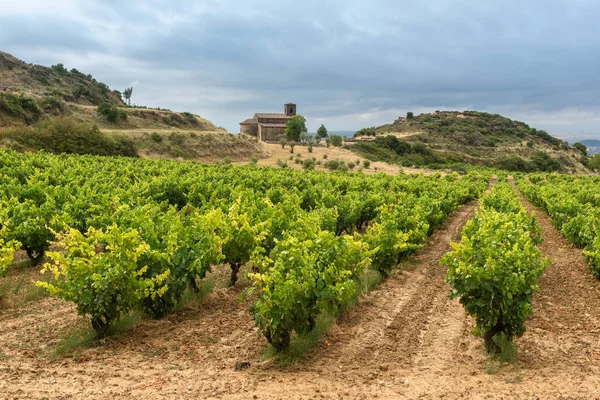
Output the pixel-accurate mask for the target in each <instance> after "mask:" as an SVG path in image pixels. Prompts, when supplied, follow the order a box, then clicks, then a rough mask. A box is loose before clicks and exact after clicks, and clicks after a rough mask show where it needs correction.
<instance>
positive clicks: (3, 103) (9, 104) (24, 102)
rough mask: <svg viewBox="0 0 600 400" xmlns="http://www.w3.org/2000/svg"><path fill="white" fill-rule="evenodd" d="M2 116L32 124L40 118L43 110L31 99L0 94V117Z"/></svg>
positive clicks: (23, 96) (10, 94)
mask: <svg viewBox="0 0 600 400" xmlns="http://www.w3.org/2000/svg"><path fill="white" fill-rule="evenodd" d="M2 114H6V115H8V116H9V117H12V118H16V119H18V120H21V121H23V122H24V123H26V124H32V123H34V122H36V121H38V120H39V119H41V118H42V116H43V110H42V108H41V107H40V106H39V105H38V103H37V102H36V101H35V100H34V99H33V98H31V97H26V96H25V95H23V94H21V95H19V96H17V95H15V94H12V93H0V116H1V115H2Z"/></svg>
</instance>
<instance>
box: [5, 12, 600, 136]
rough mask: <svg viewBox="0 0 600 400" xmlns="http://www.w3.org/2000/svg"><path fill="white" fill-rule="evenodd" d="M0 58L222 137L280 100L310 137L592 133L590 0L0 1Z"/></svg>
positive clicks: (596, 87)
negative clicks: (478, 115)
mask: <svg viewBox="0 0 600 400" xmlns="http://www.w3.org/2000/svg"><path fill="white" fill-rule="evenodd" d="M0 9H1V10H9V9H10V11H9V12H7V13H1V15H2V16H0V49H2V50H5V51H9V52H12V53H14V54H15V55H16V56H17V57H20V58H23V59H25V60H27V61H33V62H38V63H42V64H51V63H56V62H63V63H64V64H65V65H67V66H68V67H75V68H77V69H79V70H81V71H85V72H89V73H92V74H93V75H94V76H96V77H97V78H98V79H100V80H102V81H105V82H106V83H108V84H109V85H110V86H112V87H115V88H123V87H125V86H126V85H129V84H131V83H132V82H135V85H134V86H135V89H134V101H135V102H137V103H140V104H148V105H160V106H162V107H168V108H172V109H179V110H190V111H194V112H197V113H199V114H201V115H203V116H205V117H207V118H209V119H211V120H213V121H214V122H215V123H216V124H219V125H223V126H225V127H226V128H228V129H229V130H232V131H237V129H238V126H237V123H238V122H239V121H241V120H243V119H245V118H247V117H248V116H250V115H252V114H253V113H254V112H257V111H277V110H279V109H280V108H282V105H283V103H284V102H288V101H295V102H297V103H298V105H299V111H301V112H302V113H304V114H305V115H306V116H307V117H308V119H309V127H310V128H312V129H314V128H315V127H316V126H318V124H320V123H325V124H326V125H328V126H329V128H330V129H331V130H335V129H359V128H361V127H364V126H367V125H376V124H382V123H387V122H390V121H391V120H393V119H394V118H396V117H397V116H398V115H400V114H402V113H405V112H406V111H409V110H413V111H419V112H425V111H432V110H435V109H466V108H471V109H480V110H486V111H490V112H499V113H500V112H501V113H504V114H506V115H508V116H511V117H518V118H520V119H522V120H524V121H525V122H528V123H530V124H532V125H534V126H537V127H539V128H544V129H547V130H549V131H551V132H554V133H555V134H558V135H563V136H565V135H569V134H573V133H582V134H593V133H596V132H597V131H596V126H597V119H596V118H595V112H596V110H597V109H598V108H600V104H599V103H600V97H599V96H598V94H599V92H600V79H598V78H597V72H596V71H597V70H598V69H599V67H600V56H598V54H600V52H599V50H600V42H598V41H597V40H596V38H597V37H598V33H600V32H599V28H598V27H597V23H596V20H597V17H598V15H600V3H598V2H596V1H586V0H577V1H568V0H531V1H528V2H522V1H515V0H509V1H504V2H496V1H462V2H454V1H450V0H429V1H425V2H423V1H413V0H409V1H403V2H391V1H385V0H372V1H370V2H359V1H348V0H346V1H342V0H333V1H327V2H323V1H318V0H305V1H303V2H293V1H283V0H282V1H266V0H259V1H244V0H230V1H218V0H205V1H203V2H195V1H187V0H185V1H178V2H168V1H161V0H154V1H141V0H137V1H130V2H126V3H123V2H117V1H99V0H98V1H86V2H76V1H66V0H65V1H57V2H52V5H50V3H45V2H41V1H39V0H38V1H21V2H19V4H18V5H17V6H14V5H13V2H9V1H7V0H0Z"/></svg>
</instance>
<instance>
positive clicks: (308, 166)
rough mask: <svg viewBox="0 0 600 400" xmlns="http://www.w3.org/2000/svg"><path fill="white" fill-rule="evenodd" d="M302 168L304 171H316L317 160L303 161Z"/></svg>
mask: <svg viewBox="0 0 600 400" xmlns="http://www.w3.org/2000/svg"><path fill="white" fill-rule="evenodd" d="M302 168H304V169H315V160H313V159H311V158H307V159H305V160H304V161H302Z"/></svg>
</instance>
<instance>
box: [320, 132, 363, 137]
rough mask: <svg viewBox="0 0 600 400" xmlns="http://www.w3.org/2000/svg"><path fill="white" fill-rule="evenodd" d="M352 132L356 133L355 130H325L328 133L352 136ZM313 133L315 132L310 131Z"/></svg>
mask: <svg viewBox="0 0 600 400" xmlns="http://www.w3.org/2000/svg"><path fill="white" fill-rule="evenodd" d="M354 133H356V131H327V134H328V135H340V136H344V137H352V136H354ZM315 134H316V132H311V135H315Z"/></svg>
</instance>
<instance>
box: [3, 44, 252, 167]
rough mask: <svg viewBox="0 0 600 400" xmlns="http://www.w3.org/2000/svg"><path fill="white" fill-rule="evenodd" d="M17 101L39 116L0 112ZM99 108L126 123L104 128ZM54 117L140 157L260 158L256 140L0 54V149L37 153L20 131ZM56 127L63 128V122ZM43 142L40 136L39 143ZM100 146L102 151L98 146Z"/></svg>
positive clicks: (35, 141)
mask: <svg viewBox="0 0 600 400" xmlns="http://www.w3.org/2000/svg"><path fill="white" fill-rule="evenodd" d="M21 95H23V96H26V97H28V98H31V99H33V100H34V101H35V102H36V104H37V105H38V106H39V110H40V112H39V114H36V113H35V112H31V111H27V110H25V112H24V115H16V114H11V113H10V112H8V111H7V110H6V109H4V108H3V107H2V102H1V100H2V97H3V96H12V97H13V99H14V97H15V96H21ZM49 100H51V101H49ZM103 102H108V103H111V104H113V105H115V106H117V107H118V108H119V110H122V111H124V112H126V113H127V119H126V120H121V119H120V120H119V121H118V122H117V123H116V124H112V123H110V122H108V121H107V120H106V119H105V118H104V117H103V116H101V115H99V114H98V113H97V112H96V110H97V106H98V104H100V103H103ZM50 104H53V105H55V106H54V107H52V106H50ZM57 104H58V106H56V105H57ZM55 117H65V118H68V119H69V120H70V121H72V122H73V123H76V124H94V125H96V126H97V127H99V128H100V130H101V131H102V132H103V133H104V134H105V135H108V136H109V137H112V138H116V139H119V138H126V139H128V140H132V141H133V143H134V145H135V148H136V152H137V154H138V155H139V156H141V157H151V158H183V159H191V160H202V161H218V160H223V159H226V158H231V159H232V160H233V161H237V160H250V159H251V158H252V157H254V156H257V157H262V156H263V151H262V149H261V147H260V145H259V144H258V143H257V142H256V140H252V139H251V138H248V137H245V136H241V135H232V134H227V133H226V131H225V130H224V129H222V128H218V127H216V126H215V125H214V124H213V123H212V122H210V121H208V120H206V119H204V118H201V117H199V116H198V115H194V114H191V113H176V112H171V111H169V110H162V109H152V108H144V107H126V106H125V104H124V102H123V101H122V100H121V96H120V93H119V92H117V91H112V90H110V88H109V87H108V86H107V85H105V84H103V83H102V82H98V81H97V80H96V79H94V78H93V77H91V76H89V75H85V74H83V73H81V72H79V71H74V70H71V71H67V70H66V69H61V68H58V67H54V66H53V67H44V66H41V65H32V64H27V63H25V62H23V61H21V60H19V59H17V58H15V57H13V56H12V55H10V54H7V53H3V52H1V51H0V146H4V147H10V148H13V149H16V150H19V151H35V150H37V149H38V148H40V146H39V140H41V139H40V136H35V135H34V137H32V135H33V134H32V133H31V132H32V128H29V127H26V126H24V125H35V126H36V129H39V127H40V126H41V125H43V124H45V123H47V122H48V120H49V119H52V118H55ZM57 125H58V126H64V125H65V124H64V122H63V123H58V124H57ZM67 125H69V124H67ZM18 127H21V128H18ZM2 128H4V130H3V129H2ZM15 129H21V131H18V132H17V133H16V134H17V135H22V137H23V136H25V135H28V137H27V138H24V137H23V140H20V141H15ZM72 129H73V130H74V131H77V132H81V131H86V130H85V129H84V128H83V127H82V126H80V127H79V128H72ZM9 131H10V134H9ZM44 137H45V136H44V134H42V135H41V138H42V139H43V138H44ZM85 137H86V136H82V137H81V138H79V140H80V141H81V140H86V139H85ZM99 140H100V142H99V143H100V144H99V145H100V146H101V145H102V144H101V143H103V142H102V140H101V139H99ZM79 149H81V146H80V147H79ZM90 150H92V149H90ZM94 150H97V149H94ZM92 152H93V151H92Z"/></svg>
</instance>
